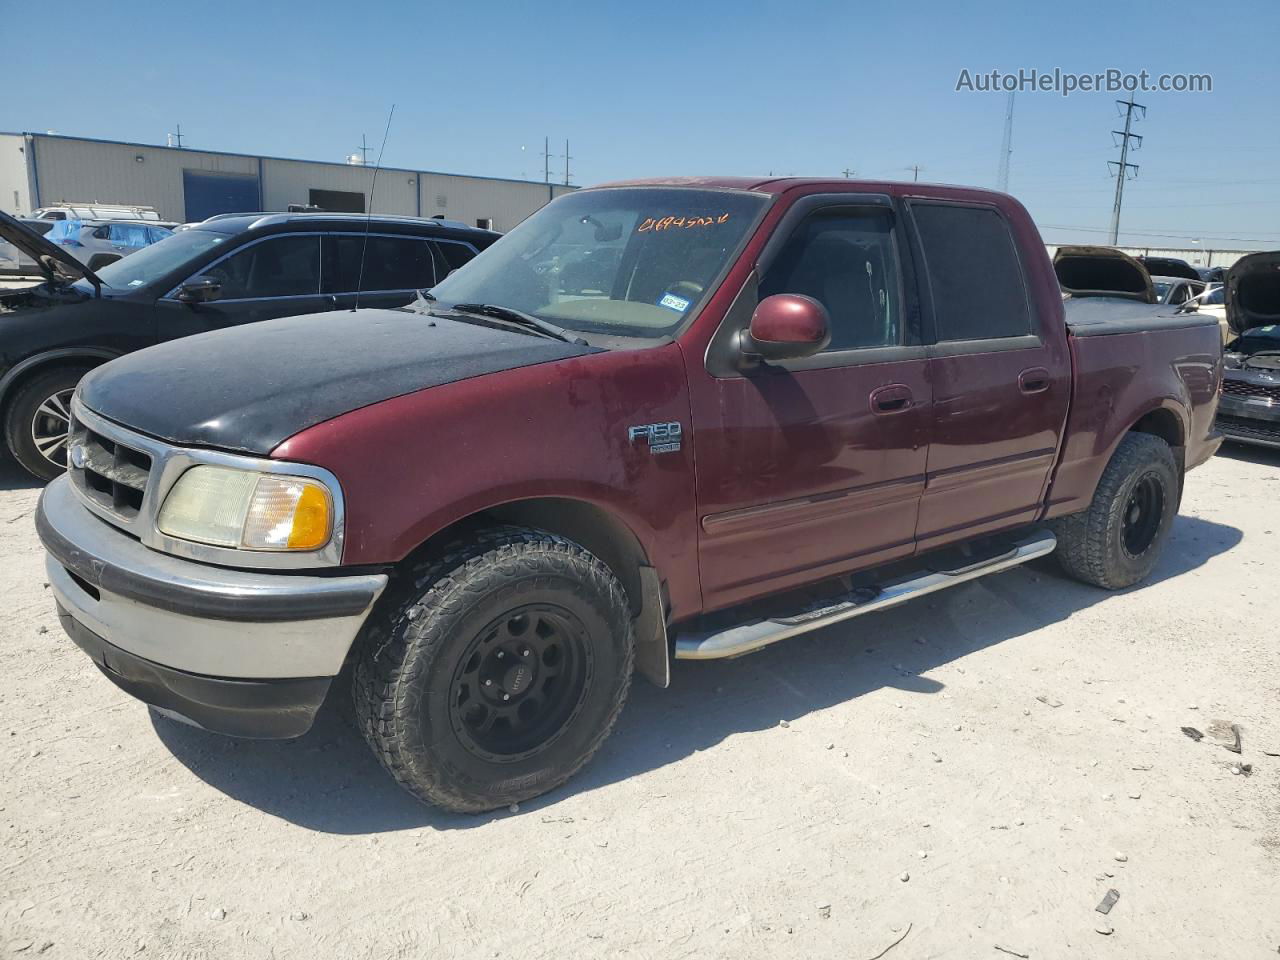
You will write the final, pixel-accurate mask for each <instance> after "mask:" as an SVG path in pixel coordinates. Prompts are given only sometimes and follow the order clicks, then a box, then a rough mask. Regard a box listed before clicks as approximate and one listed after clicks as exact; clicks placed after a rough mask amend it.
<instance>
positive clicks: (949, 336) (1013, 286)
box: [911, 203, 1031, 341]
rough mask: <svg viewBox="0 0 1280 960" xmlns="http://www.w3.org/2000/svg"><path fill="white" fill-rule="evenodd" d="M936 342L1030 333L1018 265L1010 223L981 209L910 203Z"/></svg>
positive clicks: (1028, 314)
mask: <svg viewBox="0 0 1280 960" xmlns="http://www.w3.org/2000/svg"><path fill="white" fill-rule="evenodd" d="M911 209H912V214H913V215H914V217H915V221H916V226H917V228H918V229H919V231H920V243H921V245H922V246H923V247H924V260H925V267H926V269H927V271H928V275H929V284H930V287H931V288H932V291H933V312H934V318H935V320H936V322H937V327H938V330H937V335H938V339H939V340H940V341H941V340H987V339H991V338H995V337H1023V336H1026V335H1028V334H1029V333H1031V309H1030V306H1029V305H1028V303H1027V291H1026V285H1025V284H1024V282H1023V279H1022V265H1021V264H1020V263H1019V262H1018V254H1017V248H1016V247H1015V246H1014V244H1013V236H1012V235H1011V234H1010V232H1009V225H1008V224H1007V223H1006V222H1005V220H1004V218H1003V217H1001V216H1000V215H999V214H998V213H996V212H995V211H994V210H991V209H989V208H986V207H961V206H954V205H951V204H940V203H939V204H934V203H916V204H912V208H911Z"/></svg>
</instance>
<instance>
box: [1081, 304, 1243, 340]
mask: <svg viewBox="0 0 1280 960" xmlns="http://www.w3.org/2000/svg"><path fill="white" fill-rule="evenodd" d="M1063 309H1064V310H1065V311H1066V315H1067V330H1068V331H1070V333H1071V335H1072V336H1073V337H1109V336H1113V335H1115V334H1121V333H1142V332H1145V331H1148V330H1177V329H1185V328H1190V327H1201V326H1213V327H1215V328H1216V327H1217V325H1218V321H1217V320H1216V319H1215V318H1213V317H1209V316H1205V315H1204V314H1198V313H1177V312H1176V311H1177V308H1176V307H1171V306H1167V305H1165V304H1159V303H1138V302H1137V301H1135V300H1129V299H1125V298H1122V297H1068V298H1067V299H1066V300H1065V301H1064V302H1063Z"/></svg>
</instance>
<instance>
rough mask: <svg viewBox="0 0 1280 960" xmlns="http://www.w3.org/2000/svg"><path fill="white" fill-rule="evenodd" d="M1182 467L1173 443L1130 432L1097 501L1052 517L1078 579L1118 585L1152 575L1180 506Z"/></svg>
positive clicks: (1063, 558)
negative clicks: (1067, 515) (1179, 478)
mask: <svg viewBox="0 0 1280 960" xmlns="http://www.w3.org/2000/svg"><path fill="white" fill-rule="evenodd" d="M1178 486H1179V482H1178V468H1177V463H1176V461H1175V460H1174V457H1173V451H1172V450H1170V449H1169V445H1168V444H1167V443H1165V442H1164V441H1163V440H1161V439H1160V438H1159V437H1154V436H1151V435H1150V434H1145V433H1131V434H1128V435H1127V436H1126V437H1125V438H1124V439H1123V440H1121V441H1120V445H1119V446H1118V447H1117V448H1116V452H1115V454H1114V455H1113V456H1112V457H1111V462H1110V463H1108V464H1107V468H1106V469H1105V470H1104V471H1103V473H1102V479H1101V480H1100V481H1099V482H1098V489H1097V490H1096V491H1095V492H1094V495H1093V502H1092V503H1090V504H1089V508H1088V509H1087V510H1084V511H1083V512H1081V513H1076V514H1072V515H1071V516H1069V517H1061V518H1059V519H1057V520H1054V521H1051V523H1050V526H1051V527H1052V529H1053V532H1054V534H1055V535H1056V536H1057V538H1058V549H1057V557H1058V562H1059V564H1060V565H1061V566H1062V568H1063V569H1064V570H1065V571H1066V572H1067V573H1068V574H1070V575H1071V576H1073V577H1075V578H1076V579H1077V580H1083V581H1084V582H1085V583H1091V584H1093V585H1095V586H1098V587H1103V588H1105V589H1107V590H1119V589H1121V588H1122V587H1128V586H1131V585H1133V584H1135V583H1137V582H1138V581H1139V580H1142V579H1144V578H1145V577H1147V575H1148V574H1150V573H1151V571H1152V569H1153V568H1154V567H1155V565H1156V562H1157V561H1158V560H1159V559H1160V553H1161V551H1162V550H1163V549H1164V543H1165V540H1166V539H1168V536H1169V530H1170V528H1171V527H1172V526H1173V518H1174V516H1175V515H1176V513H1177V509H1178Z"/></svg>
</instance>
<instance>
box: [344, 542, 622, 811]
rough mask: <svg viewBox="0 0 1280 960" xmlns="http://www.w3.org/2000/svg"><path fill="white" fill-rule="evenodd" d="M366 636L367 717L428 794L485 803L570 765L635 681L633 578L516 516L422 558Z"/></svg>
mask: <svg viewBox="0 0 1280 960" xmlns="http://www.w3.org/2000/svg"><path fill="white" fill-rule="evenodd" d="M393 589H394V592H393V593H392V595H391V596H389V597H387V598H384V601H383V602H382V603H381V604H380V611H379V613H377V614H375V617H374V618H373V619H372V620H371V621H370V623H369V625H368V626H367V627H366V629H365V633H364V635H363V636H362V640H361V644H362V645H361V648H360V650H359V653H358V658H357V661H356V667H355V675H354V678H353V683H352V690H353V699H354V702H355V712H356V720H357V723H358V724H359V726H360V728H361V731H362V732H363V733H364V736H365V739H366V740H368V742H369V745H370V746H371V747H372V748H373V751H374V753H375V754H376V755H377V756H378V758H379V760H381V762H382V764H383V766H385V767H386V768H387V770H388V771H390V773H391V774H392V775H393V776H394V777H395V778H396V779H397V780H398V781H399V782H400V784H401V785H402V786H404V787H405V789H407V790H408V791H409V792H410V793H412V794H413V795H414V796H416V797H418V798H419V799H422V800H425V801H427V802H428V803H433V804H435V805H437V806H440V807H444V808H446V809H448V810H454V811H458V812H469V813H478V812H481V811H484V810H491V809H494V808H495V807H501V806H505V805H507V804H510V803H514V802H516V801H519V800H524V799H527V798H529V797H534V796H537V795H539V794H541V793H545V792H546V791H548V790H551V789H552V788H554V787H556V786H559V785H560V784H561V783H563V782H564V781H566V780H567V779H569V777H571V776H572V775H573V774H574V773H575V772H577V770H578V769H579V768H581V767H582V766H583V764H585V763H586V762H587V761H588V760H589V759H590V758H591V756H592V754H594V753H595V751H596V750H597V748H599V746H600V744H601V743H602V742H603V741H604V739H605V737H607V736H608V734H609V732H610V731H611V730H612V728H613V724H614V722H615V721H616V720H617V718H618V714H619V713H620V712H621V710H622V705H623V703H624V702H625V700H626V695H627V691H628V688H629V686H630V682H631V669H632V662H633V658H634V641H633V637H632V628H631V618H630V613H629V609H628V605H627V601H626V596H625V594H624V593H623V590H622V587H621V585H620V584H619V583H618V580H617V578H616V577H615V576H614V575H613V573H612V572H611V571H610V570H609V569H608V568H607V567H606V566H605V565H604V564H603V563H601V562H600V560H598V559H597V558H596V557H594V556H593V555H592V554H590V553H588V552H587V551H586V550H584V549H583V548H582V547H580V546H578V545H577V544H575V543H573V542H571V541H569V540H565V539H564V538H562V537H558V536H555V535H553V534H549V533H545V532H542V531H538V530H529V529H523V528H515V527H503V528H498V529H495V530H491V531H487V532H485V533H482V534H480V535H478V536H476V537H474V538H472V539H471V540H469V541H467V542H466V543H464V544H459V545H457V546H456V547H454V548H453V549H451V550H449V551H447V553H446V555H445V556H443V557H441V558H440V559H438V560H436V561H434V562H429V563H426V564H423V565H420V566H418V567H417V568H415V569H413V570H412V571H410V576H408V577H406V578H405V580H404V582H403V583H402V584H401V585H400V586H399V587H398V588H393Z"/></svg>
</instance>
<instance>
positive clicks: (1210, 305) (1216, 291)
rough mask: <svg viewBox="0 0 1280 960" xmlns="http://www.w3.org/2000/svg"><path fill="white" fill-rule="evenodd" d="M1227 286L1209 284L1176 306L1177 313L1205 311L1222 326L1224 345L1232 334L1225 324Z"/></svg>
mask: <svg viewBox="0 0 1280 960" xmlns="http://www.w3.org/2000/svg"><path fill="white" fill-rule="evenodd" d="M1226 295H1227V288H1226V287H1225V286H1223V285H1222V284H1220V283H1215V284H1210V285H1209V289H1207V290H1205V291H1204V292H1203V293H1201V294H1200V295H1199V296H1195V297H1192V298H1191V299H1190V300H1188V301H1187V302H1186V303H1184V304H1182V306H1180V307H1179V308H1178V312H1179V313H1205V314H1208V315H1209V316H1211V317H1214V318H1216V319H1217V321H1218V326H1220V327H1221V328H1222V342H1223V344H1224V345H1225V344H1226V343H1227V341H1228V340H1230V339H1231V338H1232V337H1233V336H1234V334H1233V333H1232V332H1231V328H1230V327H1229V326H1227V300H1226Z"/></svg>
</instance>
